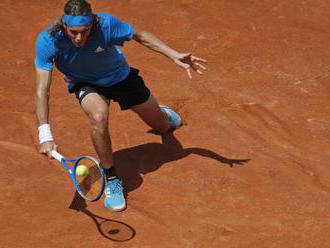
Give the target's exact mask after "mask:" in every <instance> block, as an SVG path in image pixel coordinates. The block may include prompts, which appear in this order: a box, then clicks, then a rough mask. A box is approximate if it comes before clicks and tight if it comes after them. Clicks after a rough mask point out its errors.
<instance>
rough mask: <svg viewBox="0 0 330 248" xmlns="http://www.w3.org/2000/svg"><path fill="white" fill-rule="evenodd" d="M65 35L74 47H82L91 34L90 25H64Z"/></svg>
mask: <svg viewBox="0 0 330 248" xmlns="http://www.w3.org/2000/svg"><path fill="white" fill-rule="evenodd" d="M64 28H65V33H66V35H67V36H68V38H69V39H70V40H71V41H72V43H73V45H74V46H76V47H83V46H84V45H85V44H86V42H87V40H88V37H89V35H90V33H91V28H92V25H88V26H77V27H75V26H66V25H64Z"/></svg>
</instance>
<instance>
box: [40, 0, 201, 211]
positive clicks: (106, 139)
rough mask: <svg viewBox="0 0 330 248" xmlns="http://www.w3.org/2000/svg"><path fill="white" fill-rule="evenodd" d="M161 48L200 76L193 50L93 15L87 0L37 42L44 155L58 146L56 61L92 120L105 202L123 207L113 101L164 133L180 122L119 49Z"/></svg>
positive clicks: (76, 2) (69, 8) (72, 6)
mask: <svg viewBox="0 0 330 248" xmlns="http://www.w3.org/2000/svg"><path fill="white" fill-rule="evenodd" d="M130 40H135V41H137V42H138V43H140V44H142V45H144V46H146V47H148V48H150V49H151V50H153V51H156V52H159V53H161V54H163V55H165V56H167V57H168V58H170V59H171V60H173V61H174V62H175V63H176V64H177V65H178V66H180V67H182V68H184V69H185V70H186V71H187V74H188V76H189V78H191V77H192V76H191V70H193V71H195V72H197V73H199V74H202V70H205V69H206V68H205V67H204V66H203V65H202V64H200V62H205V60H203V59H201V58H197V57H195V56H193V55H192V54H190V53H179V52H177V51H175V50H174V49H172V48H170V47H168V46H167V45H166V44H165V43H164V42H162V41H161V40H159V39H158V38H157V37H156V36H155V35H153V34H151V33H149V32H146V31H142V30H138V29H135V28H134V27H132V26H131V25H130V24H128V23H126V22H123V21H121V20H119V19H117V18H116V17H114V16H113V15H111V14H108V13H97V14H96V13H93V12H92V8H91V5H90V4H89V3H88V2H87V1H85V0H69V1H68V2H67V3H66V4H65V6H64V14H63V16H61V17H60V19H59V20H58V22H57V23H54V24H52V25H50V26H49V27H48V28H46V29H45V30H43V31H42V32H41V33H40V35H39V37H38V39H37V42H36V58H35V66H36V114H37V119H38V125H39V127H38V130H39V142H40V153H43V154H47V155H48V156H49V157H50V156H51V154H50V152H51V150H53V149H56V144H55V142H54V137H53V135H52V132H51V128H50V124H49V117H48V115H49V103H48V100H49V89H50V85H51V81H52V70H53V65H54V64H55V66H56V67H57V69H58V70H59V71H61V72H62V73H63V74H64V80H65V81H66V83H67V86H68V91H69V92H70V93H74V94H75V95H76V98H77V99H78V101H79V103H80V105H81V107H82V109H83V110H84V112H85V113H86V115H87V116H88V118H89V121H90V125H91V138H92V141H93V145H94V147H95V150H96V152H97V154H98V156H99V158H100V161H101V164H102V167H103V168H104V171H105V174H106V177H107V186H106V189H105V201H104V204H105V206H106V207H107V208H109V209H111V210H114V211H120V210H123V209H125V207H126V201H125V198H124V195H123V186H122V181H121V180H120V179H119V178H118V176H117V175H116V171H115V167H114V164H113V158H112V148H111V140H110V135H109V131H108V120H109V119H108V115H109V104H110V101H111V100H113V101H115V102H118V104H119V105H120V108H121V109H122V110H128V109H130V110H133V111H134V112H135V113H137V114H138V115H139V116H140V117H141V118H142V120H143V121H144V122H145V123H146V124H148V125H149V126H150V127H151V128H153V129H155V130H157V131H159V132H161V133H165V132H167V131H168V130H169V129H175V128H178V127H179V126H180V125H181V118H180V116H179V115H178V114H177V113H176V112H174V111H173V110H172V109H171V108H169V107H167V106H159V105H158V103H157V101H156V99H155V98H154V97H153V96H152V94H151V93H150V90H149V89H148V87H147V86H146V85H145V83H144V80H143V78H142V77H141V76H140V75H139V70H137V69H135V68H131V67H130V66H129V65H128V63H127V61H126V59H125V57H124V54H123V53H122V52H121V50H120V49H118V46H123V45H124V43H125V42H126V41H130Z"/></svg>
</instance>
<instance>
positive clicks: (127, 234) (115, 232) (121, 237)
mask: <svg viewBox="0 0 330 248" xmlns="http://www.w3.org/2000/svg"><path fill="white" fill-rule="evenodd" d="M69 208H70V209H73V210H77V211H80V212H82V213H84V214H86V215H87V216H88V217H90V218H91V219H92V220H93V222H94V223H95V225H96V228H97V230H98V232H99V233H100V234H101V235H102V236H103V237H104V238H106V239H109V240H111V241H115V242H125V241H129V240H131V239H133V238H134V237H135V235H136V231H135V230H134V228H133V227H131V226H130V225H128V224H126V223H124V222H122V221H118V220H112V219H108V218H104V217H102V216H99V215H96V214H94V213H92V212H91V211H89V210H88V209H87V203H86V201H85V200H84V199H83V198H82V197H81V196H80V195H79V194H78V193H77V191H76V193H75V195H74V198H73V200H72V202H71V204H70V206H69Z"/></svg>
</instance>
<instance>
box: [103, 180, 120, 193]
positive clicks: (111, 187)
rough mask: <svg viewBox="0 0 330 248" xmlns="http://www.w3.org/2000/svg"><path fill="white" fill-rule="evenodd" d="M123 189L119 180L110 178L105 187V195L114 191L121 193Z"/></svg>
mask: <svg viewBox="0 0 330 248" xmlns="http://www.w3.org/2000/svg"><path fill="white" fill-rule="evenodd" d="M122 190H123V188H122V186H121V183H120V181H119V180H116V179H115V180H113V182H112V180H110V181H108V185H107V187H106V189H105V195H106V196H110V195H111V194H116V193H121V191H122Z"/></svg>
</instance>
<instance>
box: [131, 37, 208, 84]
mask: <svg viewBox="0 0 330 248" xmlns="http://www.w3.org/2000/svg"><path fill="white" fill-rule="evenodd" d="M133 39H134V40H135V41H137V42H139V43H140V44H142V45H144V46H145V47H148V48H150V49H151V50H153V51H156V52H159V53H161V54H163V55H165V56H167V57H168V58H170V59H172V60H173V61H174V62H175V63H176V64H177V65H179V66H181V67H183V68H184V69H185V70H186V71H187V73H188V76H189V78H192V76H191V72H190V69H193V70H194V71H196V72H197V73H198V74H203V72H202V71H201V69H202V70H206V68H205V67H204V66H203V65H201V64H200V63H199V62H206V60H205V59H202V58H198V57H196V56H193V55H192V54H191V53H179V52H177V51H176V50H174V49H172V48H170V47H169V46H167V45H166V44H165V43H164V42H163V41H161V40H160V39H159V38H157V37H156V36H155V35H153V34H152V33H150V32H147V31H143V30H135V32H134V35H133Z"/></svg>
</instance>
